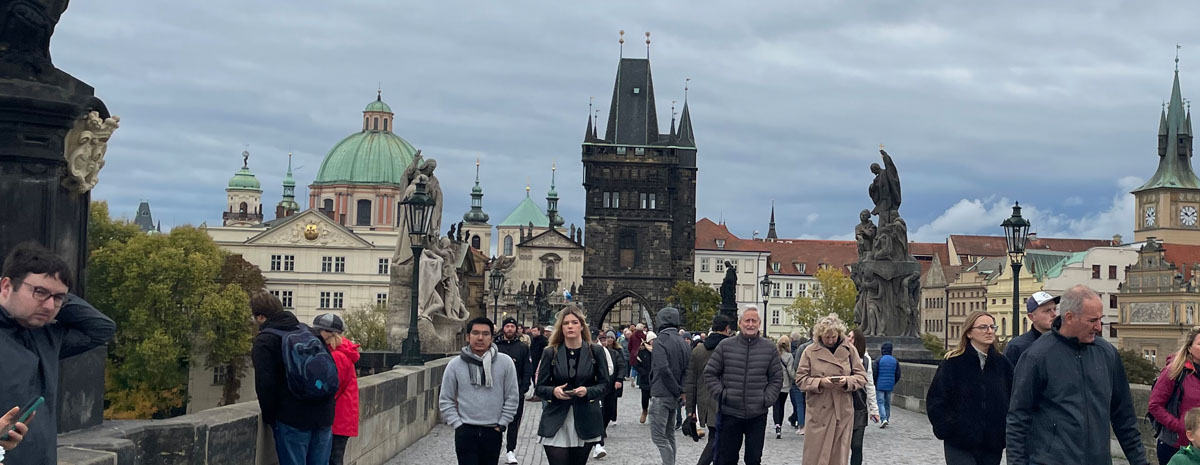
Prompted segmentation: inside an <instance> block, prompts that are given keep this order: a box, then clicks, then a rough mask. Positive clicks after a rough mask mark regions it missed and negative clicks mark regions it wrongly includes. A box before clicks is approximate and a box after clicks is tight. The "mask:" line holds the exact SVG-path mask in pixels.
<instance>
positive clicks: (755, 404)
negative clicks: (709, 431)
mask: <svg viewBox="0 0 1200 465" xmlns="http://www.w3.org/2000/svg"><path fill="white" fill-rule="evenodd" d="M759 318H760V317H759V313H758V307H755V306H753V305H751V306H748V307H746V309H745V310H742V316H741V318H740V319H739V320H738V326H739V327H740V329H741V331H739V332H738V335H737V336H735V337H731V338H728V339H725V340H724V341H721V343H720V344H717V349H716V350H715V351H714V352H713V354H712V358H710V359H709V360H708V364H706V365H705V366H704V382H705V384H708V389H709V391H711V392H712V395H713V397H714V398H716V399H717V403H718V405H719V410H720V413H719V414H718V416H717V431H718V433H717V434H719V435H720V437H719V438H717V451H716V463H717V464H718V465H736V464H737V462H738V456H737V454H738V449H741V447H742V440H743V438H744V439H745V441H746V455H745V459H746V465H759V464H760V463H762V448H763V436H764V435H765V433H766V431H767V409H768V408H769V407H771V406H772V405H775V399H776V398H778V397H779V392H780V389H781V388H782V387H783V362H782V361H781V359H780V357H779V351H778V350H776V349H775V344H772V343H771V341H769V340H767V339H764V338H762V337H759V333H758V326H759V324H760V323H761V320H760V319H759Z"/></svg>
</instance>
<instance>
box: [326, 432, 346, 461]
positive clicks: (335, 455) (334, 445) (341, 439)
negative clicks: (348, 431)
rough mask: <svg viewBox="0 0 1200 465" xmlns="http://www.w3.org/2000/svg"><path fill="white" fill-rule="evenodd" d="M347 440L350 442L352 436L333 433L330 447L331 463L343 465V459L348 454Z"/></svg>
mask: <svg viewBox="0 0 1200 465" xmlns="http://www.w3.org/2000/svg"><path fill="white" fill-rule="evenodd" d="M347 442H350V436H338V435H336V434H335V435H333V441H332V442H331V447H330V448H329V465H342V460H343V459H344V458H345V456H346V443H347Z"/></svg>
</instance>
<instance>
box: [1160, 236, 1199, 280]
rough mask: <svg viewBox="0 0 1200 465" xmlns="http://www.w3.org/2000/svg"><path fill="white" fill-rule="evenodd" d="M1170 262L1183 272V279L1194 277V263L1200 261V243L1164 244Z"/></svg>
mask: <svg viewBox="0 0 1200 465" xmlns="http://www.w3.org/2000/svg"><path fill="white" fill-rule="evenodd" d="M1162 246H1163V249H1165V250H1166V252H1167V253H1166V258H1167V261H1168V262H1171V263H1172V264H1174V265H1175V270H1176V271H1178V272H1181V273H1183V279H1185V280H1189V279H1192V265H1195V264H1197V263H1200V245H1180V244H1163V245H1162Z"/></svg>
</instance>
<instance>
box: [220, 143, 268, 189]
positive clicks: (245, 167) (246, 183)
mask: <svg viewBox="0 0 1200 465" xmlns="http://www.w3.org/2000/svg"><path fill="white" fill-rule="evenodd" d="M242 157H243V163H242V169H240V170H238V172H237V173H234V174H233V177H232V178H230V179H229V187H228V188H229V189H245V190H252V191H259V192H262V185H261V184H259V183H258V178H256V177H254V173H252V172H250V161H249V160H250V152H242Z"/></svg>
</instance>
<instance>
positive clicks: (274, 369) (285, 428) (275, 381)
mask: <svg viewBox="0 0 1200 465" xmlns="http://www.w3.org/2000/svg"><path fill="white" fill-rule="evenodd" d="M250 313H251V314H252V315H254V321H257V322H258V324H259V327H260V329H262V330H265V329H278V330H280V331H284V332H290V331H295V330H296V329H298V328H299V326H300V321H299V320H297V319H296V315H294V314H292V312H289V311H286V310H284V309H283V304H282V303H280V302H279V299H277V298H275V296H273V295H271V294H269V293H268V292H267V291H265V290H263V291H258V292H255V293H254V294H253V295H251V296H250ZM318 337H320V336H318ZM250 359H251V360H253V361H254V391H255V392H256V393H258V407H259V410H261V411H262V421H263V424H264V425H267V426H270V427H271V434H272V435H273V436H274V438H275V454H276V456H278V457H279V465H325V464H328V463H329V452H330V450H331V448H332V447H333V429H332V428H333V408H334V402H335V398H334V397H333V396H329V398H327V399H320V400H302V399H299V398H297V397H296V396H295V395H294V394H292V391H291V389H288V382H287V369H286V368H285V367H284V366H283V340H282V338H280V337H279V336H278V335H276V334H272V333H269V332H267V331H261V330H260V331H259V333H258V335H257V336H255V337H254V343H253V346H252V347H251V349H250Z"/></svg>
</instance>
